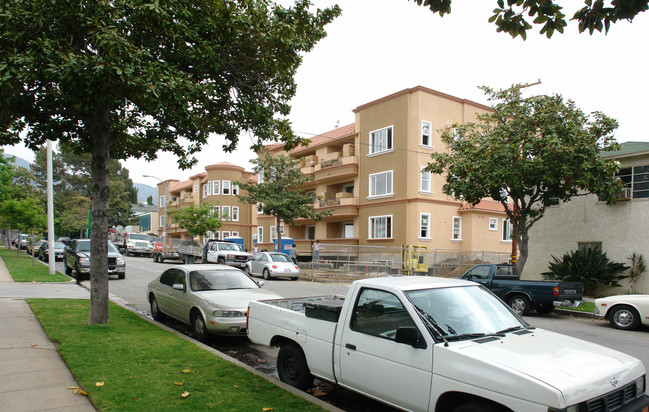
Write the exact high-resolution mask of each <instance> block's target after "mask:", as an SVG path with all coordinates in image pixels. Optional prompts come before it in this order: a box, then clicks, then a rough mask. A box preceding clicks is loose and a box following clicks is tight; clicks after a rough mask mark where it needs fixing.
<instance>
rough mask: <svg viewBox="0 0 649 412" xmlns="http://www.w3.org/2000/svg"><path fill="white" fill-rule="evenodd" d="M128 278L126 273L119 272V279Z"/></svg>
mask: <svg viewBox="0 0 649 412" xmlns="http://www.w3.org/2000/svg"><path fill="white" fill-rule="evenodd" d="M125 278H126V273H118V274H117V279H125Z"/></svg>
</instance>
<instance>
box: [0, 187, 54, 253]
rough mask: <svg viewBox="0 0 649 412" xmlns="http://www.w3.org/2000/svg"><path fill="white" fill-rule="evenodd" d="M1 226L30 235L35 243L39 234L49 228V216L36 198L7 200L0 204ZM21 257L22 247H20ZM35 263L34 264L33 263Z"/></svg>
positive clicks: (31, 240)
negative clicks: (35, 238)
mask: <svg viewBox="0 0 649 412" xmlns="http://www.w3.org/2000/svg"><path fill="white" fill-rule="evenodd" d="M0 225H1V226H3V227H8V228H9V229H11V230H18V236H19V238H20V233H26V234H29V235H30V240H29V241H30V242H34V237H35V236H36V235H37V233H39V232H41V231H43V230H45V228H46V227H47V216H46V215H45V214H44V213H43V205H42V204H41V203H40V202H39V201H38V199H35V198H24V199H20V200H17V199H7V200H5V201H4V202H2V203H1V204H0ZM18 255H20V246H18ZM32 263H33V262H32Z"/></svg>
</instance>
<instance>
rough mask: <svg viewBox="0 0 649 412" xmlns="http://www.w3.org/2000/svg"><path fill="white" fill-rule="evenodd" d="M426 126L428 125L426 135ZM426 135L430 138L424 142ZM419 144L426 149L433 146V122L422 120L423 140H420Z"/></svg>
mask: <svg viewBox="0 0 649 412" xmlns="http://www.w3.org/2000/svg"><path fill="white" fill-rule="evenodd" d="M426 126H428V132H427V133H428V135H426V132H424V130H425V128H426ZM426 137H427V138H428V143H425V142H424V138H426ZM419 145H420V146H421V147H423V148H425V149H432V148H433V124H432V123H431V122H429V121H428V120H422V121H421V140H420V142H419Z"/></svg>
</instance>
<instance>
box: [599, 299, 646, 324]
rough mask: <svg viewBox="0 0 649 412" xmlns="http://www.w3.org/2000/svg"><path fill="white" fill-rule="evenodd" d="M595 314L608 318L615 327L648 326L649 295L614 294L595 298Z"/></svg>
mask: <svg viewBox="0 0 649 412" xmlns="http://www.w3.org/2000/svg"><path fill="white" fill-rule="evenodd" d="M595 316H597V317H599V318H603V319H608V320H609V322H611V326H613V327H614V328H617V329H624V330H634V329H638V328H639V327H640V324H643V325H645V326H649V295H616V296H609V297H606V298H600V299H595Z"/></svg>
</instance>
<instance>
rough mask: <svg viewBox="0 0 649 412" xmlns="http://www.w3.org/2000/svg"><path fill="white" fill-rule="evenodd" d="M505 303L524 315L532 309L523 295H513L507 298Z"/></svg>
mask: <svg viewBox="0 0 649 412" xmlns="http://www.w3.org/2000/svg"><path fill="white" fill-rule="evenodd" d="M507 304H508V305H509V306H511V308H512V309H514V312H516V313H518V314H519V315H522V316H525V315H527V314H528V313H530V310H532V304H531V303H530V300H529V299H528V298H527V296H525V295H514V296H512V297H510V298H509V300H507Z"/></svg>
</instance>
